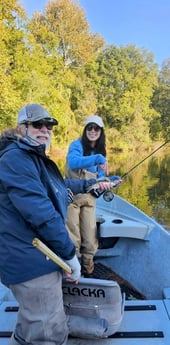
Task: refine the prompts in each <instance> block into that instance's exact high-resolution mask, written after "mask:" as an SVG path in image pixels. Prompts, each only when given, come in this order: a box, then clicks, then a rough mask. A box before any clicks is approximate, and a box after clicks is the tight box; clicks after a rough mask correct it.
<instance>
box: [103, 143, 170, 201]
mask: <svg viewBox="0 0 170 345" xmlns="http://www.w3.org/2000/svg"><path fill="white" fill-rule="evenodd" d="M169 141H170V140H167V141H165V142H164V143H163V144H162V145H160V146H159V147H157V149H155V150H154V151H153V152H151V153H150V154H149V155H148V156H147V157H145V158H143V159H142V160H141V161H140V162H138V163H137V164H136V165H134V166H133V167H132V168H131V169H129V170H128V171H127V172H126V173H125V174H123V175H122V176H121V179H122V180H124V179H125V177H127V176H128V175H129V174H130V173H131V172H132V171H133V170H135V169H136V168H137V167H138V166H139V165H141V164H142V163H143V162H144V161H145V160H146V159H148V158H149V157H151V156H152V155H153V154H154V153H155V152H157V151H159V150H160V149H161V148H162V147H163V146H165V145H166V144H167V143H169ZM113 198H114V194H113V192H112V191H111V190H110V191H106V192H104V193H103V199H104V200H105V201H107V202H109V201H112V200H113Z"/></svg>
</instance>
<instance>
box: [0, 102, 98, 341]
mask: <svg viewBox="0 0 170 345" xmlns="http://www.w3.org/2000/svg"><path fill="white" fill-rule="evenodd" d="M56 125H57V120H56V119H55V118H53V117H51V116H50V114H49V113H48V112H47V111H46V109H44V108H43V107H42V106H41V105H39V104H29V105H26V106H24V107H23V108H22V109H21V110H20V111H19V114H18V121H17V127H16V128H13V129H10V130H7V131H4V132H3V133H2V135H1V137H0V223H1V227H0V276H1V281H2V283H3V284H4V285H6V286H8V287H9V288H10V289H11V290H12V292H13V294H14V296H15V298H16V299H17V301H18V303H19V312H18V319H17V323H16V328H15V331H14V333H13V335H12V338H11V341H10V345H18V344H20V345H28V344H32V345H40V344H41V345H42V344H44V345H47V344H50V345H65V344H66V343H67V337H68V329H67V323H66V316H65V312H64V308H63V298H62V288H61V286H62V271H61V269H60V267H59V266H57V265H56V264H55V263H54V262H52V261H51V260H46V257H45V256H44V255H43V254H42V253H41V252H40V251H38V250H37V249H36V248H35V247H34V246H33V245H32V242H33V239H34V238H35V237H38V238H39V239H41V240H42V241H43V242H44V243H45V244H46V245H47V246H48V247H49V248H50V249H51V250H53V251H54V253H56V254H57V255H59V256H60V257H61V258H62V259H63V260H65V262H66V263H67V264H68V265H69V266H70V267H71V269H72V274H71V275H69V276H68V278H69V279H70V280H72V281H75V283H78V280H79V277H80V265H79V262H78V259H77V257H76V255H75V247H74V245H73V242H72V241H71V239H70V238H69V235H68V232H67V229H66V227H65V217H66V210H67V206H68V200H69V193H68V190H71V191H72V192H73V193H74V194H77V193H85V192H86V191H87V189H88V188H89V186H90V185H92V184H93V183H95V182H96V180H95V179H91V180H88V181H86V180H77V181H76V180H75V181H74V180H69V179H65V180H64V179H63V178H62V176H61V173H60V171H59V170H58V167H57V166H56V164H55V163H54V162H53V161H52V160H50V158H49V157H48V156H47V155H46V153H45V150H46V149H47V148H48V147H49V145H50V141H51V136H52V128H53V126H56Z"/></svg>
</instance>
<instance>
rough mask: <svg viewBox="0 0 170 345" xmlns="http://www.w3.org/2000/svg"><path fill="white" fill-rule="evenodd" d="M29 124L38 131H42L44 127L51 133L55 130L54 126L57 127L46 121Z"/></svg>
mask: <svg viewBox="0 0 170 345" xmlns="http://www.w3.org/2000/svg"><path fill="white" fill-rule="evenodd" d="M27 124H28V125H31V126H32V127H34V128H36V129H41V128H42V127H44V126H45V127H46V128H47V129H48V130H49V131H51V130H52V129H53V126H54V125H55V124H54V123H50V122H49V121H45V120H39V121H34V122H28V123H27Z"/></svg>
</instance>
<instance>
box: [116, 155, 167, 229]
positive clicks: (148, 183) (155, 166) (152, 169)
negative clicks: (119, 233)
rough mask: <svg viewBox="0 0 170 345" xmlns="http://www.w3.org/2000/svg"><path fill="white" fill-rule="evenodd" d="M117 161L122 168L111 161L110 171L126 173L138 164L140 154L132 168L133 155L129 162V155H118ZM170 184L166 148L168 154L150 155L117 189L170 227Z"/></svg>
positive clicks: (120, 193) (117, 173) (117, 191)
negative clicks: (127, 156) (126, 156)
mask: <svg viewBox="0 0 170 345" xmlns="http://www.w3.org/2000/svg"><path fill="white" fill-rule="evenodd" d="M114 160H115V161H117V163H118V164H119V168H117V169H114V166H115V164H112V160H111V161H110V174H111V175H112V174H116V175H121V176H122V175H123V174H124V173H126V171H128V170H129V169H130V168H131V167H133V165H134V166H135V164H137V163H138V161H139V157H138V161H136V162H134V164H133V165H131V167H129V166H130V165H129V161H132V157H129V159H128V161H127V158H125V157H123V158H122V159H121V158H120V157H119V159H118V160H117V155H114ZM141 160H142V157H141ZM116 165H117V164H116ZM169 183H170V156H169V155H168V153H167V150H166V152H165V153H161V154H160V153H159V155H156V156H154V157H151V158H149V160H146V161H145V162H143V163H142V164H141V165H140V166H138V167H137V168H136V169H134V170H133V171H132V172H131V173H130V174H129V175H128V176H127V177H126V178H125V179H124V180H123V182H122V184H121V185H120V187H118V188H117V190H115V192H116V193H117V194H118V195H120V196H122V197H123V198H125V199H126V200H128V201H129V202H131V203H132V204H134V205H135V206H137V207H138V208H140V209H141V210H142V211H144V212H145V213H146V214H148V215H149V216H151V217H153V218H154V219H156V220H157V221H158V222H159V223H161V224H162V225H164V226H165V228H166V229H167V230H170V188H169Z"/></svg>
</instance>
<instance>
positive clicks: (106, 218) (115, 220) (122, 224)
mask: <svg viewBox="0 0 170 345" xmlns="http://www.w3.org/2000/svg"><path fill="white" fill-rule="evenodd" d="M96 205H97V207H96V223H97V232H98V238H99V249H98V251H97V253H96V256H95V270H94V275H93V277H92V278H83V277H82V278H81V279H80V283H79V284H78V286H76V290H75V288H74V287H73V286H72V283H68V282H63V296H64V303H65V308H66V311H68V309H69V308H70V306H72V314H73V321H74V317H75V320H78V322H79V318H78V319H76V318H77V317H79V316H81V313H82V310H85V309H84V308H85V306H87V307H88V317H87V318H86V314H83V315H84V316H83V317H85V318H86V324H84V323H82V328H83V325H84V336H83V335H81V334H79V333H78V334H74V332H76V331H75V330H74V332H72V333H71V334H70V337H69V340H68V345H99V344H101V345H103V344H106V345H121V344H122V345H132V344H133V345H139V344H145V345H146V344H147V345H152V344H154V345H155V344H157V345H169V344H170V234H169V233H168V231H166V230H165V229H164V228H163V226H161V225H160V224H158V223H157V222H156V221H155V220H154V219H152V218H150V217H149V216H147V215H146V214H145V213H143V212H142V211H141V210H139V209H138V208H136V207H135V206H133V205H132V204H130V203H129V202H127V201H126V200H124V199H122V198H121V197H119V196H118V195H114V198H113V200H112V201H111V202H107V201H105V200H104V199H103V197H100V198H98V199H97V200H96ZM108 289H109V290H108ZM110 289H111V290H110ZM108 291H109V298H111V300H110V301H111V302H109V300H107V298H105V299H104V298H103V297H108V296H107V293H108ZM110 291H111V292H110ZM92 297H93V298H92ZM77 301H79V302H77ZM89 301H90V302H89ZM105 301H107V303H106V304H105ZM83 302H84V304H83ZM75 305H76V307H75ZM101 305H102V307H103V310H104V313H103V314H102V315H103V316H102V322H103V320H104V318H105V314H107V311H109V315H111V318H112V316H113V319H112V328H111V329H112V330H113V332H112V334H110V333H109V335H107V334H108V333H107V331H108V330H106V332H105V335H104V336H101V334H100V335H99V334H95V335H94V336H93V337H91V338H90V337H88V336H87V334H86V331H87V333H88V329H89V327H90V325H91V328H93V330H95V327H96V324H95V322H96V321H95V318H97V317H98V316H99V311H100V308H101ZM90 306H91V307H92V308H91V309H90ZM89 310H90V312H89ZM17 311H18V305H17V302H16V300H15V299H14V297H13V296H12V294H11V292H10V291H9V290H8V289H7V288H6V287H4V286H3V285H2V284H1V285H0V345H1V344H3V345H7V344H8V342H9V337H10V336H11V333H12V331H13V329H14V326H15V321H16V317H17ZM94 311H95V313H94ZM68 314H69V311H68ZM115 315H116V316H117V320H116V316H115ZM109 317H110V316H109ZM93 321H94V324H93ZM104 324H105V323H104ZM77 325H78V327H77V328H79V323H78V324H77Z"/></svg>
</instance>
